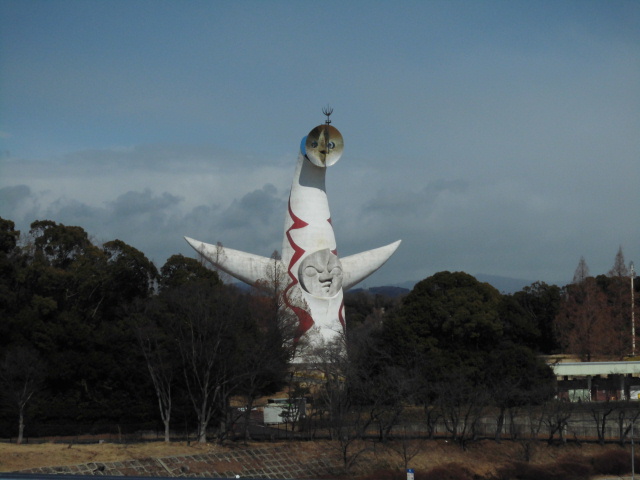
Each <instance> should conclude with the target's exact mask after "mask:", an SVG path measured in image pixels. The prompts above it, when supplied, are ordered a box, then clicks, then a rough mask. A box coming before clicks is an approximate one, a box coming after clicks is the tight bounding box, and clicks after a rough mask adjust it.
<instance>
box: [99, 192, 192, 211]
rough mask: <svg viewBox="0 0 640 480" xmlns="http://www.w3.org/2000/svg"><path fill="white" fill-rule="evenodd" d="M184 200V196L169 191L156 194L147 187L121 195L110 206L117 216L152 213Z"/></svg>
mask: <svg viewBox="0 0 640 480" xmlns="http://www.w3.org/2000/svg"><path fill="white" fill-rule="evenodd" d="M182 200H183V199H182V197H178V196H175V195H172V194H170V193H167V192H164V193H162V194H161V195H159V196H156V195H154V194H153V193H152V192H151V190H149V189H146V190H144V191H143V192H133V191H129V192H127V193H124V194H122V195H120V196H119V197H118V198H116V200H115V201H114V202H111V203H110V208H112V209H113V211H114V214H115V215H116V216H120V215H122V216H130V215H140V214H151V213H154V212H160V211H165V210H166V209H168V208H171V207H174V206H176V205H178V204H179V203H180V202H181V201H182Z"/></svg>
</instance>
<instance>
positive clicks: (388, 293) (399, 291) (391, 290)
mask: <svg viewBox="0 0 640 480" xmlns="http://www.w3.org/2000/svg"><path fill="white" fill-rule="evenodd" d="M410 291H411V289H409V288H403V287H398V286H394V285H389V286H384V287H371V288H352V289H351V290H349V293H357V292H368V293H369V294H371V295H383V296H385V297H390V298H395V297H401V296H403V295H406V294H407V293H409V292H410Z"/></svg>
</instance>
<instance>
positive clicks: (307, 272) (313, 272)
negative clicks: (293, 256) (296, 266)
mask: <svg viewBox="0 0 640 480" xmlns="http://www.w3.org/2000/svg"><path fill="white" fill-rule="evenodd" d="M304 274H305V275H306V276H307V277H315V276H316V275H317V274H318V270H316V269H315V268H314V267H311V266H308V267H307V268H305V269H304Z"/></svg>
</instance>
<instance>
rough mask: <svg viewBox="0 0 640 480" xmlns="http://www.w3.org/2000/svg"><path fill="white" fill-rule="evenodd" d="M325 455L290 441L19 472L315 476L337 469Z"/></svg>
mask: <svg viewBox="0 0 640 480" xmlns="http://www.w3.org/2000/svg"><path fill="white" fill-rule="evenodd" d="M339 468H340V465H339V464H338V463H337V462H336V460H335V459H333V458H331V456H329V455H320V456H311V455H306V454H304V452H298V451H295V450H294V449H293V448H292V446H290V445H282V446H275V447H267V448H252V449H238V450H234V451H231V452H227V453H209V454H199V455H181V456H175V457H165V458H147V459H142V460H127V461H123V462H95V463H85V464H82V465H72V466H65V467H41V468H32V469H29V470H22V471H20V472H19V473H33V474H66V475H69V474H72V475H111V476H147V477H214V478H215V477H218V478H219V477H223V478H234V477H235V476H236V475H239V476H240V477H253V478H277V479H293V478H301V479H303V478H319V477H327V476H330V475H332V474H335V473H336V472H338V471H339Z"/></svg>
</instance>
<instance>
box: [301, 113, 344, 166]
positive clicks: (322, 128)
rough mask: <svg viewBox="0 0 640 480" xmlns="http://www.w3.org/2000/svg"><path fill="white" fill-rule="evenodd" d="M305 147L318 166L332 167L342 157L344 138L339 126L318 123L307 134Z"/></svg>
mask: <svg viewBox="0 0 640 480" xmlns="http://www.w3.org/2000/svg"><path fill="white" fill-rule="evenodd" d="M304 148H305V153H306V156H307V158H308V159H309V161H310V162H311V163H313V164H314V165H315V166H316V167H322V168H324V167H330V166H331V165H333V164H334V163H336V162H337V161H338V160H339V159H340V156H341V155H342V151H343V150H344V140H343V138H342V135H341V134H340V132H339V131H338V129H337V128H335V127H332V126H331V125H326V124H325V125H318V126H317V127H316V128H314V129H313V130H311V131H310V132H309V135H307V138H306V141H305V144H304Z"/></svg>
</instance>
